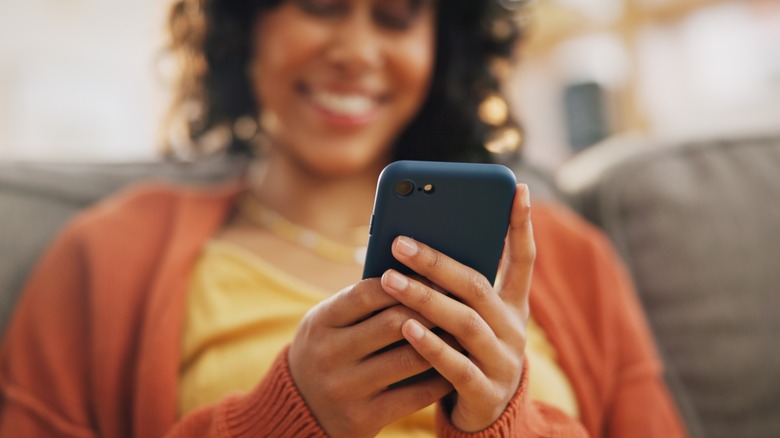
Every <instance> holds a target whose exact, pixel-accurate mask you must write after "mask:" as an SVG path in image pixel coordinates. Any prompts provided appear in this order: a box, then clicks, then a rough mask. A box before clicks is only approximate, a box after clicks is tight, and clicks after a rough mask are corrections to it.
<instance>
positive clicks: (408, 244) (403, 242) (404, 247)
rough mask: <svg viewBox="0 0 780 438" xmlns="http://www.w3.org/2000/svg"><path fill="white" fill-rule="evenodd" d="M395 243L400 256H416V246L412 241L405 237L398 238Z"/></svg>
mask: <svg viewBox="0 0 780 438" xmlns="http://www.w3.org/2000/svg"><path fill="white" fill-rule="evenodd" d="M396 242H397V245H396V246H397V248H398V252H400V253H401V254H403V255H405V256H407V257H412V256H413V255H415V254H417V244H416V243H415V242H414V240H412V239H410V238H408V237H405V236H400V237H399V238H398V239H397V240H396Z"/></svg>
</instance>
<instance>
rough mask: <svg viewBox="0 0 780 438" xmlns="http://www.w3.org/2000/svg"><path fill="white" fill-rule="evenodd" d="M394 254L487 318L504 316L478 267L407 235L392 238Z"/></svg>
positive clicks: (499, 301) (497, 298) (494, 294)
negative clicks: (475, 267)
mask: <svg viewBox="0 0 780 438" xmlns="http://www.w3.org/2000/svg"><path fill="white" fill-rule="evenodd" d="M392 250H393V256H394V257H395V258H396V259H398V261H400V262H401V263H403V264H404V265H406V266H408V267H409V268H411V269H412V270H413V271H415V272H416V273H418V274H420V275H421V276H423V277H425V278H427V279H428V280H430V281H431V282H433V283H434V284H436V285H438V286H439V287H440V288H442V289H444V290H446V291H448V292H449V293H451V294H452V295H454V296H456V297H458V299H460V300H461V301H463V302H464V303H466V304H468V305H469V306H470V307H472V308H474V309H475V310H476V311H477V312H479V313H480V314H481V315H483V317H485V318H486V319H488V320H491V321H492V320H495V319H496V318H497V317H499V316H501V312H500V311H499V309H498V308H499V307H500V304H501V298H500V297H499V296H498V294H497V293H496V292H495V291H494V290H493V286H492V285H491V284H490V282H489V281H488V280H487V278H485V276H483V275H482V274H480V273H479V272H478V271H476V270H474V269H472V268H470V267H468V266H466V265H464V264H462V263H460V262H458V261H457V260H455V259H453V258H451V257H449V256H447V255H446V254H443V253H441V252H439V251H437V250H435V249H433V248H431V247H429V246H428V245H425V244H423V243H421V242H417V241H415V240H414V239H411V238H409V237H406V236H399V237H397V238H396V239H395V241H394V242H393V248H392Z"/></svg>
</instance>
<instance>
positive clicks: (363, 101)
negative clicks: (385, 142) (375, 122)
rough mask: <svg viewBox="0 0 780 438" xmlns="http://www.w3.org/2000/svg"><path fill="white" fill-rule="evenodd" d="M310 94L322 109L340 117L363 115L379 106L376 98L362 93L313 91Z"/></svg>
mask: <svg viewBox="0 0 780 438" xmlns="http://www.w3.org/2000/svg"><path fill="white" fill-rule="evenodd" d="M310 96H311V100H312V101H313V102H314V103H315V104H316V105H317V106H319V107H320V108H321V109H322V110H324V111H327V112H329V113H331V114H333V115H335V116H340V117H350V118H359V117H363V116H366V115H368V114H370V113H372V112H373V111H374V110H375V109H376V108H377V106H378V102H377V100H376V99H374V98H373V97H369V96H367V95H365V94H360V93H332V92H327V91H312V92H311V94H310Z"/></svg>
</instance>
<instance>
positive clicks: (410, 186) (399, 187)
mask: <svg viewBox="0 0 780 438" xmlns="http://www.w3.org/2000/svg"><path fill="white" fill-rule="evenodd" d="M413 191H414V183H413V182H411V181H409V180H408V179H405V180H402V181H400V182H398V184H396V185H395V194H396V195H398V196H409V194H410V193H412V192H413Z"/></svg>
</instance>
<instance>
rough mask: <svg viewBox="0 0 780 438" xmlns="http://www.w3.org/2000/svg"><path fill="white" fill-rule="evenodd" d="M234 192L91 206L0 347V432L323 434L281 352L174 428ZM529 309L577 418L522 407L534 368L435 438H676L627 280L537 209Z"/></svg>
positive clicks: (57, 248)
mask: <svg viewBox="0 0 780 438" xmlns="http://www.w3.org/2000/svg"><path fill="white" fill-rule="evenodd" d="M239 189H240V187H239V185H238V184H231V185H228V186H222V187H219V188H210V189H202V188H201V189H196V188H174V187H169V186H165V185H160V184H157V185H147V186H144V187H140V188H136V189H133V190H129V191H126V192H124V193H122V194H120V195H118V196H115V197H114V198H112V199H110V200H108V201H105V202H102V203H100V204H98V205H96V206H95V207H92V208H90V209H89V210H87V211H86V212H84V213H83V214H81V215H80V216H79V217H77V218H76V219H75V220H74V221H73V222H72V223H71V224H70V225H69V226H68V227H67V228H66V229H65V230H64V231H63V232H62V233H61V234H60V236H59V237H58V238H57V239H56V241H55V242H54V243H53V244H52V246H51V248H50V249H49V251H48V252H47V253H46V254H45V256H44V257H43V258H42V259H41V261H40V263H39V265H38V267H37V269H36V270H35V271H34V272H33V274H32V275H31V277H30V279H29V282H28V284H27V287H26V289H25V291H24V294H23V296H22V297H21V298H20V300H19V303H18V304H17V308H16V310H15V314H14V317H13V319H12V321H11V323H10V325H9V327H8V329H7V332H6V334H5V339H4V341H3V344H2V347H1V349H0V390H1V391H2V393H1V394H2V395H1V397H2V398H0V436H3V437H6V436H7V437H12V436H13V437H50V436H56V437H60V436H62V437H97V436H101V437H144V438H146V437H159V436H182V437H195V436H220V437H250V436H252V437H258V436H274V437H299V436H324V433H323V431H322V429H321V428H320V427H319V425H318V424H317V422H316V420H315V419H314V417H313V416H312V414H311V412H310V411H309V409H308V408H307V406H306V404H305V402H304V400H303V398H302V397H301V395H300V394H299V393H298V391H297V389H296V388H295V385H294V382H293V380H292V378H291V377H290V373H289V369H288V367H287V362H286V358H287V355H286V354H281V355H279V356H278V358H277V360H276V362H275V365H274V366H273V367H272V369H271V371H269V373H268V375H266V377H265V378H263V379H262V380H261V381H260V382H258V385H257V386H256V388H255V389H254V390H252V391H251V392H249V393H247V394H237V395H234V396H231V397H228V398H227V399H225V400H224V401H222V402H220V403H217V404H215V405H213V406H209V407H206V408H203V409H200V410H197V411H195V412H193V413H191V414H188V415H186V416H185V417H183V418H177V383H178V379H179V360H180V352H181V345H180V343H181V337H182V333H181V332H182V326H183V312H184V307H185V292H186V290H187V281H188V278H189V276H190V270H191V267H192V265H193V262H194V260H195V259H196V257H197V256H198V253H199V251H200V249H201V247H202V245H203V244H204V242H205V241H206V240H207V239H209V238H210V237H211V236H212V235H214V233H215V232H216V231H217V230H218V229H219V228H220V227H221V226H222V224H223V223H224V222H225V219H226V217H227V215H229V214H230V211H231V206H232V202H233V200H234V198H235V195H236V194H237V193H238V191H239ZM533 221H534V234H535V237H536V244H537V248H538V256H537V261H536V265H535V267H534V279H533V286H532V293H531V309H532V312H533V314H534V317H535V319H536V320H537V322H538V324H539V325H540V326H541V327H542V328H543V329H544V330H545V332H546V333H547V335H548V337H549V339H550V342H551V343H552V344H553V345H554V346H555V348H556V349H557V352H558V359H559V362H560V365H561V367H562V368H563V370H564V371H565V372H566V374H567V375H568V377H569V378H570V380H571V383H572V386H573V388H574V390H575V392H576V395H577V399H578V402H579V406H580V415H581V419H580V421H576V420H573V419H570V418H568V417H567V416H566V415H564V414H563V413H561V412H560V411H558V410H556V409H554V408H551V407H549V406H545V405H543V404H540V403H536V402H532V401H530V400H529V399H528V398H527V396H526V393H525V387H526V384H527V379H528V374H529V372H533V370H532V369H531V370H528V372H525V373H524V377H523V381H522V382H521V385H520V388H519V389H518V392H517V394H516V396H515V398H514V399H513V400H512V401H511V403H510V405H509V407H508V408H507V410H506V411H505V412H504V414H503V415H502V416H501V417H500V418H499V420H498V421H497V422H496V423H495V424H494V425H493V426H491V427H490V428H489V429H487V430H485V431H482V432H479V433H476V434H463V433H461V432H459V431H457V430H456V429H455V428H453V427H452V425H451V424H450V423H449V422H448V421H447V419H446V415H444V414H443V412H442V410H441V409H440V410H439V414H438V417H437V429H438V430H437V432H438V434H439V435H440V436H453V437H454V436H485V437H487V436H515V437H531V436H560V437H569V436H584V435H586V432H585V431H587V433H588V434H590V435H591V436H613V437H629V436H630V437H651V436H652V437H664V438H667V437H675V436H682V435H684V433H685V432H684V429H683V427H682V425H681V422H680V419H679V417H678V415H677V412H676V410H675V408H674V405H673V403H672V401H671V399H670V397H669V394H668V392H667V389H666V388H665V386H664V384H663V382H662V379H661V364H660V362H659V359H658V357H657V355H656V352H655V350H654V346H653V343H652V340H651V335H650V333H649V331H648V328H647V325H646V323H645V320H644V318H643V316H642V313H641V311H640V307H639V306H638V304H637V301H636V298H635V296H634V292H633V291H632V288H631V285H630V282H629V280H628V278H627V276H626V274H625V272H624V271H623V270H622V269H621V268H620V263H619V262H618V260H617V258H616V257H615V255H614V254H613V253H612V251H611V250H610V247H609V245H608V244H607V242H606V241H605V239H604V237H602V236H601V235H600V234H599V233H598V232H597V231H596V230H595V229H594V228H592V227H591V226H589V225H587V224H585V223H584V222H582V221H581V220H580V219H578V218H577V217H576V216H575V215H574V214H572V213H570V212H569V211H568V210H566V209H564V208H562V207H557V206H551V205H545V204H543V203H537V204H536V205H535V206H534V207H533Z"/></svg>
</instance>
